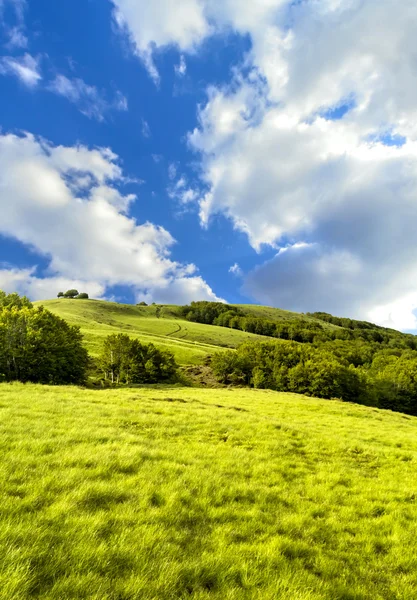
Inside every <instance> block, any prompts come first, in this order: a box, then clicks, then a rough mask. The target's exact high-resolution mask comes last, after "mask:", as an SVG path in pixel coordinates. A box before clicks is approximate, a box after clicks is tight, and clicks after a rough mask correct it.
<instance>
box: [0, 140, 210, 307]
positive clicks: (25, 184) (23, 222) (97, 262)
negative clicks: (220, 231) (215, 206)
mask: <svg viewBox="0 0 417 600" xmlns="http://www.w3.org/2000/svg"><path fill="white" fill-rule="evenodd" d="M0 173H1V175H0V208H1V213H2V219H1V221H0V233H1V234H3V235H5V236H9V237H12V238H14V239H16V240H19V241H20V242H22V243H23V244H25V245H27V246H29V247H31V248H32V249H33V250H35V251H36V252H37V253H39V254H41V255H43V256H44V257H48V258H49V259H50V263H49V267H48V272H47V280H46V281H44V280H43V279H41V278H39V277H36V275H35V272H34V271H33V270H29V271H28V270H23V271H16V270H13V268H11V269H6V270H5V269H3V271H2V272H1V278H0V281H1V282H3V283H4V282H5V283H6V284H7V287H8V289H10V288H11V287H12V286H13V285H14V286H15V287H17V288H18V289H19V290H23V289H28V290H29V292H31V294H33V295H35V296H36V297H41V296H42V295H43V293H48V294H49V290H51V291H52V289H54V288H55V286H58V287H60V286H61V287H65V285H64V283H65V282H68V284H69V283H70V282H72V283H74V282H79V285H78V284H77V285H78V287H80V288H81V287H82V288H83V290H85V291H87V292H89V293H90V292H91V293H92V294H97V295H101V294H102V293H103V290H104V289H105V288H107V287H109V286H112V285H117V284H121V285H130V286H132V287H133V289H134V290H135V292H136V293H137V294H140V293H146V294H147V295H148V296H153V295H154V294H159V295H162V294H163V295H164V297H166V298H168V297H169V294H170V290H172V297H173V298H175V297H177V296H179V293H180V292H179V290H181V294H183V296H184V297H185V296H187V293H188V297H187V301H190V300H193V299H196V297H195V295H197V297H198V296H200V298H199V299H205V298H207V297H211V298H213V299H214V298H215V297H216V296H215V294H214V293H213V292H212V291H211V289H210V288H209V287H208V286H207V284H206V283H205V282H204V281H203V280H202V279H201V278H200V277H199V276H197V275H195V270H196V268H195V266H194V265H183V264H181V263H178V262H175V261H173V260H171V258H170V252H171V247H172V245H173V244H174V240H173V238H172V236H171V235H170V233H169V232H168V231H167V230H166V229H164V228H162V227H158V226H156V225H154V224H152V223H149V222H147V223H143V224H138V223H137V221H136V220H135V219H134V218H132V217H130V216H129V210H130V206H131V204H132V203H133V202H134V201H135V196H134V195H131V194H130V195H127V196H126V195H123V194H122V193H121V192H120V191H119V189H118V185H120V184H123V182H124V177H123V173H122V170H121V167H120V165H119V164H118V160H117V156H116V155H115V154H113V153H112V152H111V151H110V150H108V149H95V150H90V149H88V148H85V147H83V146H78V147H64V146H53V145H52V144H50V143H48V142H46V141H45V140H39V139H37V138H35V137H34V136H32V135H30V134H27V135H25V136H24V137H17V136H15V135H3V136H0ZM10 198H13V202H10ZM58 284H59V285H58ZM74 285H75V283H74ZM25 286H26V287H25ZM57 291H59V290H57ZM32 297H34V296H32ZM167 301H168V300H167Z"/></svg>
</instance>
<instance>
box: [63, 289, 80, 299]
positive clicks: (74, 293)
mask: <svg viewBox="0 0 417 600" xmlns="http://www.w3.org/2000/svg"><path fill="white" fill-rule="evenodd" d="M76 296H78V290H67V291H66V292H65V294H64V297H65V298H75V297H76Z"/></svg>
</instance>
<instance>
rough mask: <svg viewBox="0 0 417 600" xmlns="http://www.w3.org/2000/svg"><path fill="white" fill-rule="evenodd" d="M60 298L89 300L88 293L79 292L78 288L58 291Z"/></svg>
mask: <svg viewBox="0 0 417 600" xmlns="http://www.w3.org/2000/svg"><path fill="white" fill-rule="evenodd" d="M58 298H70V299H72V300H73V299H75V300H88V294H86V293H85V292H81V293H79V292H78V290H67V291H66V292H65V293H64V292H58Z"/></svg>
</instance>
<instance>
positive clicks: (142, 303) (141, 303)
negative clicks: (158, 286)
mask: <svg viewBox="0 0 417 600" xmlns="http://www.w3.org/2000/svg"><path fill="white" fill-rule="evenodd" d="M137 306H148V305H147V304H146V302H143V301H142V302H139V304H138V305H137Z"/></svg>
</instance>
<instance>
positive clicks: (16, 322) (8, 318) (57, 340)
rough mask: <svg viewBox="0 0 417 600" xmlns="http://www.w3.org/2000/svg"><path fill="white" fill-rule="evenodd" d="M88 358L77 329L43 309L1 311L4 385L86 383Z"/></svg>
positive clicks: (0, 358) (0, 369) (0, 374)
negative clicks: (16, 381) (28, 382)
mask: <svg viewBox="0 0 417 600" xmlns="http://www.w3.org/2000/svg"><path fill="white" fill-rule="evenodd" d="M87 366H88V354H87V351H86V350H85V348H84V347H83V346H82V336H81V333H80V331H79V328H78V327H73V326H70V325H68V324H67V323H66V321H64V320H63V319H61V318H59V317H57V316H56V315H54V314H52V313H51V312H49V311H48V310H46V309H44V308H43V307H42V306H41V307H36V308H34V307H27V306H24V307H22V308H19V307H18V306H13V307H11V308H9V307H7V308H3V309H1V310H0V377H1V378H2V379H3V380H4V381H14V380H19V381H23V382H27V381H31V382H34V383H48V384H69V383H83V382H84V380H85V377H86V370H87Z"/></svg>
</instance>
